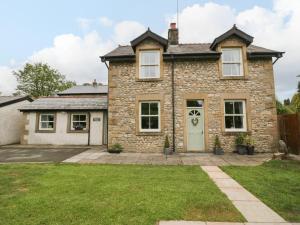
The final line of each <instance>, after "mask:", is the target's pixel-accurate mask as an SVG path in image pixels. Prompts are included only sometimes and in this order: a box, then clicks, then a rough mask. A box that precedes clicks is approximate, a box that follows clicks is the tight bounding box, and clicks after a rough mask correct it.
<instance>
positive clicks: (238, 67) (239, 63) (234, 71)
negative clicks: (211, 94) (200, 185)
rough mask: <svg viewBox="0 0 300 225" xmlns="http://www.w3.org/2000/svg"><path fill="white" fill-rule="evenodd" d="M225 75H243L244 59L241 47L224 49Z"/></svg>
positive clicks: (223, 67) (223, 69)
mask: <svg viewBox="0 0 300 225" xmlns="http://www.w3.org/2000/svg"><path fill="white" fill-rule="evenodd" d="M222 71H223V76H243V60H242V49H241V48H223V49H222Z"/></svg>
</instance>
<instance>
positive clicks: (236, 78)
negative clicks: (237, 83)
mask: <svg viewBox="0 0 300 225" xmlns="http://www.w3.org/2000/svg"><path fill="white" fill-rule="evenodd" d="M220 80H248V79H247V78H246V77H245V76H223V75H222V76H221V78H220Z"/></svg>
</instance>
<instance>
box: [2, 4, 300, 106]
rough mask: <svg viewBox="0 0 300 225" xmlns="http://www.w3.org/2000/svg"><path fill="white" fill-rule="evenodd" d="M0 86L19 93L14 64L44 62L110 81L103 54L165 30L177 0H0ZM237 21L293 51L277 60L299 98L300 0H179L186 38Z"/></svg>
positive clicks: (200, 37) (286, 93) (282, 85)
mask: <svg viewBox="0 0 300 225" xmlns="http://www.w3.org/2000/svg"><path fill="white" fill-rule="evenodd" d="M0 1H1V2H0V30H1V32H0V33H1V35H0V52H1V54H0V92H2V93H4V94H11V93H13V92H14V91H15V87H16V85H17V82H16V80H15V77H14V76H13V75H12V71H13V70H18V69H21V68H22V66H23V65H24V63H25V62H32V63H33V62H44V63H48V64H49V65H50V66H51V67H54V68H56V69H58V70H59V71H60V72H61V73H63V74H64V75H66V77H67V79H69V80H74V81H76V82H77V83H78V84H80V83H85V82H90V81H92V80H93V79H94V78H97V80H98V81H101V82H103V83H106V82H107V70H106V68H105V66H104V65H103V64H102V63H101V62H100V60H99V56H100V55H104V54H105V53H107V52H108V51H110V50H112V49H113V48H115V47H116V46H117V45H118V44H126V43H129V41H130V40H132V39H133V38H135V37H137V36H138V35H139V34H141V33H142V32H144V31H145V30H146V29H147V27H150V28H151V29H152V30H153V31H154V32H157V33H158V34H160V35H163V36H165V35H166V33H167V29H168V24H169V22H171V21H174V20H176V19H175V18H176V0H151V1H143V0H139V1H138V0H126V1H121V0H109V1H107V0H105V1H100V0H85V1H83V0H82V1H79V0H60V1H59V0H51V1H50V0H41V1H38V0H26V1H21V0H18V1H17V0H0ZM233 24H237V26H238V27H239V28H240V29H242V30H243V31H245V32H246V33H248V34H250V35H252V36H254V44H256V45H259V46H262V47H266V48H269V49H274V50H279V51H285V52H286V54H285V55H284V57H283V58H282V59H280V60H279V61H278V62H277V63H276V64H275V66H274V73H275V81H276V82H275V84H276V95H277V96H278V98H279V99H281V100H282V99H284V98H287V97H291V96H292V95H293V93H294V92H295V91H296V86H297V85H296V84H297V81H298V80H299V78H296V75H297V74H300V63H299V56H298V55H299V53H298V50H299V49H300V42H299V40H300V29H299V27H300V0H253V1H242V0H219V1H218V0H211V1H209V0H179V37H180V41H181V42H182V43H183V42H185V43H191V42H212V41H213V39H214V38H215V37H217V36H219V35H221V34H222V33H223V32H225V31H226V30H227V29H229V28H231V27H232V25H233Z"/></svg>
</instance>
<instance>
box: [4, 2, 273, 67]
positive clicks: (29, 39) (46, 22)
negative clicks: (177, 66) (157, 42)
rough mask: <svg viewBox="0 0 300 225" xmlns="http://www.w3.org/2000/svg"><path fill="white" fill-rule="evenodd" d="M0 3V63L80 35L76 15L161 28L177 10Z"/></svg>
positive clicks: (145, 5) (152, 5)
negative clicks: (64, 37)
mask: <svg viewBox="0 0 300 225" xmlns="http://www.w3.org/2000/svg"><path fill="white" fill-rule="evenodd" d="M205 2H207V1H204V0H202V1H199V0H198V1H197V0H179V6H180V8H181V9H182V8H184V7H186V6H188V5H193V4H195V3H199V4H203V3H205ZM213 2H216V3H220V4H226V5H230V6H232V7H234V8H235V9H236V10H237V11H241V10H244V9H247V8H251V7H253V6H254V5H259V6H262V7H270V6H271V5H272V4H271V1H270V0H260V1H259V0H257V1H241V0H230V1H225V0H223V1H213ZM158 5H159V7H157V6H158ZM0 7H1V13H0V27H1V33H2V35H1V36H0V52H1V53H2V54H0V65H3V64H7V63H9V61H10V60H11V59H14V60H17V61H18V60H24V59H25V58H26V57H27V56H28V55H30V54H32V53H33V52H34V51H38V50H39V49H41V48H44V47H46V46H50V45H51V44H52V42H53V38H54V37H55V36H57V35H59V34H63V33H73V34H76V35H82V32H83V31H82V30H81V29H80V27H79V26H78V24H77V22H76V21H77V19H78V18H96V17H99V16H105V17H108V18H110V19H112V20H114V21H123V20H134V21H139V22H140V23H142V24H144V25H145V26H150V27H151V29H153V30H155V31H162V30H163V29H165V16H166V15H171V14H174V13H176V0H160V1H159V0H152V1H143V0H126V1H121V0H109V1H99V0H86V1H83V0H82V1H78V0H51V1H50V0H42V1H38V0H26V1H21V0H7V1H4V0H2V1H1V6H0ZM96 29H97V30H100V31H101V34H102V36H104V37H109V35H110V33H111V29H110V28H106V29H103V28H101V27H97V28H96ZM3 34H5V35H3Z"/></svg>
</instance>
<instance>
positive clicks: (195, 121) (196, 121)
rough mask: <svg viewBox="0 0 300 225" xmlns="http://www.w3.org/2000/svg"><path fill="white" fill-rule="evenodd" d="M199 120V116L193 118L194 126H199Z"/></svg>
mask: <svg viewBox="0 0 300 225" xmlns="http://www.w3.org/2000/svg"><path fill="white" fill-rule="evenodd" d="M198 122H199V120H198V118H193V119H192V124H193V125H194V126H197V124H198Z"/></svg>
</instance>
